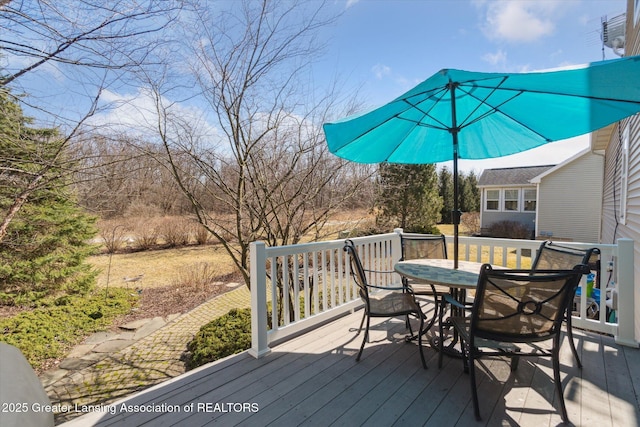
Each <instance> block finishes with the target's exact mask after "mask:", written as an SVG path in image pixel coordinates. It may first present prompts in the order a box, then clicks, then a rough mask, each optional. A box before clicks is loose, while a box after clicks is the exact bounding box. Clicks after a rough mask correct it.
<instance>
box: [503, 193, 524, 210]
mask: <svg viewBox="0 0 640 427" xmlns="http://www.w3.org/2000/svg"><path fill="white" fill-rule="evenodd" d="M520 190H522V189H521V188H504V189H503V190H502V194H503V196H502V199H503V203H502V211H503V212H522V200H521V198H522V191H520ZM507 191H516V192H517V194H516V198H515V199H509V200H507ZM513 200H515V202H516V208H515V209H507V208H506V206H505V203H507V201H513Z"/></svg>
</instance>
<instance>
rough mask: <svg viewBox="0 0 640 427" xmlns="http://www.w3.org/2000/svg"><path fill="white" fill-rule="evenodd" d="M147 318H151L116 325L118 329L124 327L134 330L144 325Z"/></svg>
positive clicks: (147, 320)
mask: <svg viewBox="0 0 640 427" xmlns="http://www.w3.org/2000/svg"><path fill="white" fill-rule="evenodd" d="M149 320H151V319H139V320H134V321H133V322H129V323H126V324H124V325H120V326H118V328H120V329H125V330H128V331H135V330H138V329H139V328H141V327H143V326H144V325H146V324H147V323H148V322H149Z"/></svg>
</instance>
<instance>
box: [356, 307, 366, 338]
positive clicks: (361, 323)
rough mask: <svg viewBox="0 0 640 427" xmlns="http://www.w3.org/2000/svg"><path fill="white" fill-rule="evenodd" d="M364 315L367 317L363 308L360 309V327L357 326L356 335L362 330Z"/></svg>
mask: <svg viewBox="0 0 640 427" xmlns="http://www.w3.org/2000/svg"><path fill="white" fill-rule="evenodd" d="M365 317H367V312H366V311H365V310H362V320H361V321H360V327H359V328H358V333H356V336H358V334H359V333H360V331H362V325H364V318H365Z"/></svg>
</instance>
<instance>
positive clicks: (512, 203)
mask: <svg viewBox="0 0 640 427" xmlns="http://www.w3.org/2000/svg"><path fill="white" fill-rule="evenodd" d="M553 167H554V165H547V166H526V167H515V168H498V169H485V170H484V171H482V174H481V175H480V178H478V190H479V191H480V229H481V230H482V233H483V234H486V232H487V231H488V229H489V227H491V225H492V224H494V223H497V222H501V221H516V222H519V223H521V224H523V225H524V226H525V227H527V228H528V229H529V230H531V233H532V235H533V234H534V232H535V221H536V211H537V206H538V189H537V185H536V184H534V183H532V182H531V180H532V179H533V178H535V177H537V176H538V175H541V174H543V173H544V172H546V171H548V170H549V169H551V168H553Z"/></svg>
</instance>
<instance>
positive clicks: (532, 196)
mask: <svg viewBox="0 0 640 427" xmlns="http://www.w3.org/2000/svg"><path fill="white" fill-rule="evenodd" d="M523 192H524V206H523V208H524V211H525V212H535V211H536V199H537V197H538V191H537V190H534V189H525V190H523Z"/></svg>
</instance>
